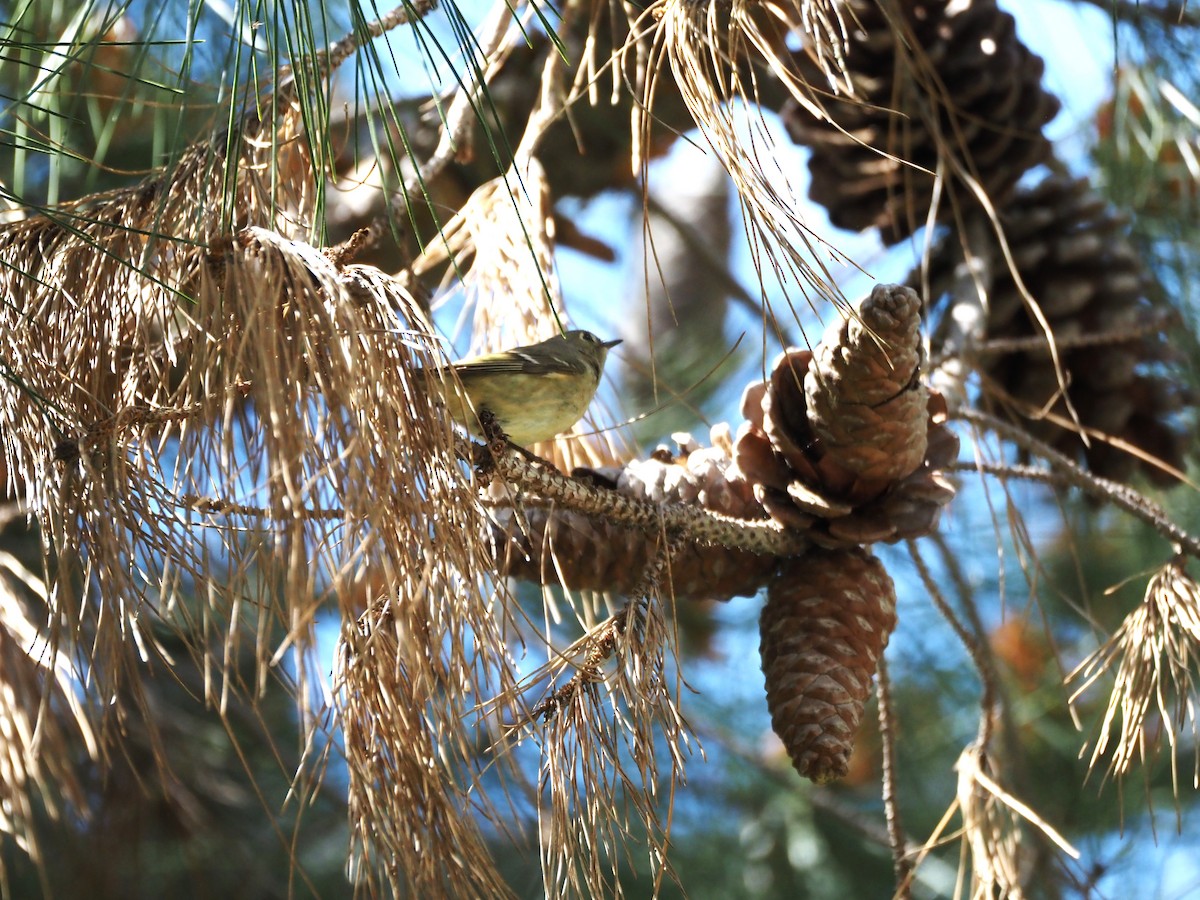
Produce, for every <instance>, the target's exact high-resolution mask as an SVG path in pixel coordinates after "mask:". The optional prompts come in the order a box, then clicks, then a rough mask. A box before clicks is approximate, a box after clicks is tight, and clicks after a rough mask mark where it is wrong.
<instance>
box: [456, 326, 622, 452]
mask: <svg viewBox="0 0 1200 900" xmlns="http://www.w3.org/2000/svg"><path fill="white" fill-rule="evenodd" d="M619 343H621V342H620V341H619V340H615V341H602V340H600V338H598V337H596V335H594V334H592V333H591V332H590V331H568V332H565V333H563V334H560V335H555V336H554V337H552V338H549V339H548V340H545V341H542V342H541V343H537V344H530V345H529V346H527V347H514V348H512V349H511V350H502V351H500V352H499V353H485V354H484V355H482V356H473V357H471V358H470V359H463V360H459V361H458V362H453V363H450V365H449V366H443V367H442V368H441V369H440V370H439V375H440V377H441V378H442V380H443V381H442V383H443V385H444V387H443V388H442V396H443V398H444V399H445V401H446V408H447V409H448V410H449V412H450V415H451V416H452V417H453V419H454V421H456V422H458V424H460V425H462V426H463V427H464V428H466V429H467V430H468V431H470V432H471V433H472V434H475V435H480V434H481V432H480V428H479V418H478V414H479V413H480V412H482V411H483V410H485V409H486V410H488V411H490V412H491V413H492V415H494V416H495V417H496V422H497V423H498V424H499V426H500V428H501V429H502V430H503V431H504V433H505V434H506V435H508V438H509V440H511V441H512V442H513V443H514V444H518V445H520V446H522V447H524V446H528V445H529V444H534V443H537V442H538V441H545V440H549V439H550V438H552V437H554V436H555V435H556V434H560V433H561V432H564V431H566V430H567V429H568V428H570V427H571V426H572V425H574V424H575V423H576V422H578V421H579V419H580V418H581V417H582V416H583V414H584V413H585V412H586V411H587V408H588V406H589V405H590V404H591V402H592V398H593V397H594V396H595V395H596V388H597V387H599V386H600V373H601V372H603V371H604V361H605V359H607V358H608V351H609V350H610V349H612V348H613V347H615V346H616V345H617V344H619ZM451 368H452V369H453V370H454V374H456V375H457V376H458V379H457V383H456V381H455V378H454V375H451V373H450V372H448V371H446V370H447V369H451ZM459 383H461V385H462V389H461V390H459ZM464 394H465V396H463V395H464Z"/></svg>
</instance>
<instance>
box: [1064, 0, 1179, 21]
mask: <svg viewBox="0 0 1200 900" xmlns="http://www.w3.org/2000/svg"><path fill="white" fill-rule="evenodd" d="M1084 2H1085V3H1090V4H1092V5H1093V6H1096V7H1099V8H1100V9H1102V10H1104V11H1105V12H1106V13H1107V14H1108V15H1110V16H1112V17H1113V18H1114V19H1116V20H1117V21H1118V22H1129V23H1131V24H1134V25H1136V24H1138V22H1139V20H1141V19H1151V20H1153V21H1155V22H1161V23H1162V24H1163V25H1183V26H1186V27H1190V28H1195V27H1196V26H1198V25H1200V11H1197V10H1196V8H1195V4H1194V3H1193V4H1192V9H1188V0H1182V2H1179V3H1175V2H1172V0H1167V2H1166V3H1163V4H1161V5H1159V4H1153V3H1142V2H1140V0H1084Z"/></svg>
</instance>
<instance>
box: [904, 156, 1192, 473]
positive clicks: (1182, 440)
mask: <svg viewBox="0 0 1200 900" xmlns="http://www.w3.org/2000/svg"><path fill="white" fill-rule="evenodd" d="M1000 222H1001V225H1002V226H1003V229H1004V235H1005V239H1006V240H1007V242H1008V246H1009V249H1010V251H1011V253H1012V258H1013V261H1014V263H1015V265H1016V270H1017V272H1018V273H1019V275H1020V278H1021V283H1023V284H1024V285H1025V287H1026V288H1028V290H1029V293H1030V295H1031V296H1032V297H1033V299H1034V300H1036V301H1037V303H1038V305H1039V306H1040V307H1041V312H1042V314H1043V315H1044V316H1045V317H1046V320H1047V323H1048V324H1049V327H1050V331H1051V333H1052V334H1053V335H1054V337H1055V339H1056V340H1058V341H1066V340H1069V339H1079V338H1087V337H1088V336H1092V337H1094V338H1096V340H1095V341H1094V342H1089V343H1086V344H1085V345H1083V346H1074V347H1072V346H1069V345H1063V346H1061V347H1060V348H1059V359H1060V361H1061V363H1062V366H1063V369H1064V372H1065V380H1066V384H1067V396H1068V397H1069V398H1070V401H1071V405H1072V406H1073V407H1074V409H1075V410H1076V412H1078V414H1079V418H1080V421H1081V423H1082V424H1083V425H1084V426H1085V427H1087V428H1089V429H1094V430H1096V431H1098V432H1102V433H1104V434H1106V435H1111V436H1113V437H1116V438H1118V439H1120V440H1121V441H1124V442H1127V443H1129V444H1132V445H1133V446H1135V447H1137V448H1139V449H1141V450H1143V451H1145V452H1146V453H1148V454H1150V455H1151V456H1153V457H1156V458H1158V459H1161V460H1163V461H1164V462H1166V463H1168V464H1170V465H1171V466H1174V467H1176V468H1182V467H1183V464H1184V452H1185V450H1186V448H1187V446H1188V444H1189V443H1190V441H1191V435H1190V434H1185V433H1184V432H1183V431H1182V430H1181V429H1180V425H1179V424H1178V422H1177V421H1176V419H1177V418H1178V417H1177V416H1176V414H1177V413H1178V412H1179V411H1180V410H1181V409H1183V408H1184V406H1186V405H1188V404H1190V403H1192V402H1194V401H1193V399H1192V398H1191V397H1189V396H1187V394H1185V393H1184V391H1183V389H1182V388H1181V387H1180V386H1179V384H1180V381H1181V379H1173V378H1171V377H1170V369H1171V364H1172V363H1173V362H1178V354H1177V353H1176V352H1174V351H1172V349H1171V347H1170V346H1169V345H1168V343H1167V341H1166V335H1165V333H1164V331H1165V328H1166V326H1167V323H1168V316H1167V315H1166V312H1167V310H1166V309H1165V307H1163V306H1162V305H1161V304H1155V303H1154V302H1152V301H1151V300H1150V299H1148V297H1147V287H1148V279H1147V277H1146V274H1145V272H1144V270H1143V269H1142V265H1141V262H1140V261H1139V259H1138V256H1137V253H1136V251H1135V250H1134V249H1133V246H1132V245H1131V244H1130V242H1129V240H1128V239H1127V238H1126V236H1125V225H1126V222H1125V220H1124V218H1123V217H1122V216H1121V215H1120V214H1119V213H1117V212H1116V211H1115V210H1114V209H1112V207H1110V206H1109V205H1108V204H1107V203H1106V202H1105V200H1104V199H1103V198H1102V197H1100V196H1099V195H1098V194H1096V193H1095V192H1094V191H1093V190H1091V188H1090V187H1089V186H1088V183H1087V181H1086V179H1074V178H1070V177H1068V176H1063V175H1052V176H1050V177H1048V178H1046V179H1045V180H1044V181H1042V182H1041V183H1040V184H1039V185H1037V186H1036V187H1034V188H1032V189H1029V190H1025V191H1022V192H1020V193H1018V195H1017V196H1016V198H1015V199H1014V200H1013V202H1012V203H1010V204H1009V205H1008V206H1007V207H1005V208H1004V210H1003V211H1002V213H1001V217H1000ZM989 255H990V257H991V259H992V260H993V265H992V268H993V270H994V274H993V280H992V284H991V290H990V291H989V294H988V308H987V338H988V339H989V340H996V339H1005V338H1040V337H1042V336H1043V335H1044V331H1043V328H1042V326H1041V324H1039V323H1038V322H1037V321H1036V320H1035V318H1034V317H1033V315H1032V314H1031V313H1030V311H1029V309H1028V308H1027V306H1026V303H1025V299H1024V297H1023V295H1022V292H1021V289H1020V287H1019V286H1018V283H1017V281H1016V279H1014V277H1013V274H1012V272H1010V271H1009V270H1008V267H1007V266H1006V265H1005V263H1004V260H1003V256H1002V255H1001V253H1000V251H999V247H998V246H996V245H993V247H992V248H991V253H990V254H989ZM960 256H961V250H960V249H959V246H958V242H957V241H956V240H954V239H953V238H951V239H949V240H947V241H945V242H944V243H943V245H942V246H941V247H940V248H939V249H938V250H937V251H936V252H935V254H934V257H933V260H932V263H931V266H930V279H931V284H932V286H933V297H934V298H937V297H938V296H939V294H940V293H941V292H942V291H941V289H942V288H944V287H946V286H948V285H949V283H950V280H951V279H952V277H953V268H954V265H955V263H956V262H957V260H958V258H959V257H960ZM914 277H915V275H914ZM981 368H982V371H983V373H984V374H985V376H986V378H987V381H985V387H986V386H987V384H988V382H990V383H991V384H993V385H995V386H997V387H999V388H1000V390H1001V391H1002V392H1003V393H1002V396H1003V395H1007V396H1008V397H1009V398H1013V399H1015V400H1017V401H1019V403H1020V404H1021V406H1022V407H1023V412H1024V413H1025V414H1026V415H1028V416H1030V420H1029V422H1028V427H1029V430H1030V432H1031V433H1032V434H1033V435H1034V436H1035V437H1039V438H1041V439H1042V440H1045V441H1046V442H1048V443H1050V444H1052V445H1053V446H1054V447H1056V448H1057V449H1058V450H1060V451H1062V452H1063V453H1066V454H1068V455H1070V456H1079V455H1082V456H1083V457H1084V458H1085V459H1086V462H1087V464H1088V467H1089V469H1090V470H1091V471H1093V472H1095V473H1096V474H1098V475H1101V476H1104V477H1107V478H1112V479H1115V480H1120V481H1125V480H1128V479H1129V477H1130V476H1131V475H1132V474H1133V473H1134V471H1135V469H1136V468H1141V469H1142V470H1143V471H1144V472H1145V474H1146V475H1148V476H1149V477H1151V478H1152V479H1155V480H1159V481H1161V482H1162V483H1171V482H1173V479H1172V478H1171V477H1170V476H1169V475H1167V474H1166V473H1164V472H1163V471H1162V470H1161V469H1159V468H1157V467H1155V466H1153V465H1150V464H1147V463H1144V462H1139V461H1138V459H1137V458H1136V457H1135V456H1133V455H1131V454H1130V453H1128V452H1127V451H1125V450H1121V449H1119V448H1117V447H1114V446H1112V445H1111V444H1109V443H1106V442H1105V441H1103V440H1099V439H1097V438H1095V437H1093V438H1092V439H1091V441H1090V446H1087V445H1085V443H1084V442H1083V440H1082V439H1081V438H1080V437H1079V436H1078V435H1077V434H1076V433H1074V432H1073V431H1072V430H1070V429H1069V428H1064V427H1062V426H1060V425H1057V424H1055V423H1053V422H1052V421H1050V420H1049V419H1046V418H1042V417H1040V415H1041V412H1042V411H1043V410H1049V412H1051V413H1052V414H1054V415H1055V416H1057V417H1060V418H1062V419H1064V420H1068V421H1069V420H1070V412H1069V410H1068V409H1067V406H1066V404H1065V403H1064V402H1063V401H1062V399H1061V387H1060V384H1059V379H1058V376H1057V374H1056V372H1055V368H1054V361H1053V359H1052V357H1051V356H1050V353H1049V351H1048V349H1047V347H1046V346H1045V345H1044V344H1042V345H1039V346H1037V347H1034V348H1031V349H1028V350H1020V351H1014V352H1006V353H996V354H988V355H986V356H985V357H984V358H983V359H982V362H981ZM1056 398H1058V399H1057V401H1056Z"/></svg>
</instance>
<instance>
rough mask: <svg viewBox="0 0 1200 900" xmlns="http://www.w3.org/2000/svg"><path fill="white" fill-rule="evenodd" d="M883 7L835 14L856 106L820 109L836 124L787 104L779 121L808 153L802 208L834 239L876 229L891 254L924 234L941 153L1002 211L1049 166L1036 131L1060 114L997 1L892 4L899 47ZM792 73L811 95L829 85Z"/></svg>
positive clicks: (849, 5)
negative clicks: (806, 203)
mask: <svg viewBox="0 0 1200 900" xmlns="http://www.w3.org/2000/svg"><path fill="white" fill-rule="evenodd" d="M882 5H883V4H882V3H881V2H880V0H842V2H841V3H840V6H841V11H842V17H843V19H844V20H845V21H846V22H847V23H848V24H849V26H850V34H849V40H848V42H847V47H846V53H845V62H846V68H847V70H848V72H849V74H850V81H851V84H852V86H853V88H854V95H855V96H854V99H853V100H824V101H822V102H823V104H824V106H825V109H826V111H827V112H828V114H829V116H830V118H831V119H832V120H833V121H832V122H826V121H821V120H820V119H818V118H817V117H816V116H814V115H813V114H812V113H811V112H809V111H808V110H806V109H804V108H803V107H802V106H801V105H799V104H798V103H795V102H794V101H792V102H789V103H788V104H787V105H785V107H784V109H783V110H782V115H783V119H784V124H785V125H786V127H787V129H788V133H789V134H790V135H791V136H792V139H793V140H795V141H796V142H797V143H802V144H806V145H807V146H809V147H811V148H812V159H811V161H810V162H809V169H810V170H811V172H812V185H811V188H810V190H809V196H811V197H812V199H813V200H814V201H816V202H817V203H820V204H822V205H823V206H825V207H826V209H828V210H829V216H830V219H831V220H832V222H833V223H834V224H835V225H837V226H838V227H840V228H846V229H850V230H853V231H862V230H864V229H867V228H872V227H875V228H880V229H881V230H882V236H883V239H884V240H885V241H886V242H887V243H889V244H892V243H896V242H897V241H900V240H903V239H904V238H906V237H908V236H909V235H911V234H912V233H913V232H914V231H915V230H916V229H917V228H919V227H920V226H921V225H924V224H925V220H926V217H927V213H928V210H929V207H930V204H931V202H932V198H933V189H934V177H933V175H932V174H930V173H931V172H934V171H938V170H939V168H941V169H943V170H945V169H946V168H947V167H945V166H939V162H940V157H941V155H942V153H944V152H945V150H944V149H939V143H940V144H941V145H942V147H943V148H945V147H947V146H948V147H949V148H951V149H950V152H952V153H953V154H954V155H955V157H956V158H957V159H958V160H959V163H960V165H961V166H962V168H964V169H965V170H966V171H969V172H971V173H972V174H973V175H974V176H975V177H976V178H977V179H978V180H979V183H980V185H981V186H982V187H983V190H984V191H985V192H986V194H987V195H988V197H989V198H991V200H992V201H993V202H1002V201H1003V200H1004V199H1005V198H1006V197H1007V196H1008V195H1009V194H1010V193H1011V191H1012V188H1013V186H1014V185H1015V184H1016V183H1017V181H1018V179H1020V177H1021V175H1022V174H1023V173H1024V172H1026V171H1027V170H1028V169H1030V168H1032V167H1033V166H1035V165H1037V164H1039V163H1041V162H1044V161H1045V160H1046V159H1048V158H1049V157H1050V154H1051V147H1050V143H1049V142H1048V141H1047V140H1046V138H1045V137H1044V136H1043V135H1042V128H1043V127H1044V126H1045V125H1046V123H1048V122H1049V121H1050V120H1051V119H1053V118H1054V116H1055V115H1056V114H1057V112H1058V108H1059V104H1058V101H1057V100H1056V99H1055V98H1054V97H1053V96H1052V95H1051V94H1049V93H1047V92H1046V91H1045V90H1044V89H1043V88H1042V84H1041V81H1042V73H1043V69H1044V65H1043V63H1042V60H1041V59H1040V58H1039V57H1037V56H1035V55H1034V54H1033V53H1031V52H1030V51H1029V50H1028V49H1027V48H1026V47H1025V46H1024V45H1023V44H1022V43H1021V42H1020V41H1019V40H1018V39H1017V36H1016V30H1015V27H1014V23H1013V18H1012V16H1010V15H1009V14H1007V13H1005V12H1001V11H1000V10H999V9H998V8H997V7H996V4H995V0H969V2H950V0H899V2H896V3H889V4H887V9H888V10H889V12H890V14H891V15H897V16H898V17H899V24H900V25H901V27H903V28H904V29H905V31H906V34H905V35H904V36H903V37H902V38H900V39H899V42H898V39H897V36H896V33H895V27H894V24H893V23H891V22H889V19H888V15H887V14H885V13H884V11H883V9H882V8H881V7H882ZM797 68H798V69H799V71H800V74H801V75H802V77H803V78H805V79H806V80H807V81H809V82H810V83H812V84H814V85H819V84H821V83H822V82H828V78H827V76H826V74H825V73H824V71H823V69H822V67H821V66H820V65H818V63H817V62H816V61H814V60H812V59H810V58H809V57H807V56H802V55H798V56H797ZM885 154H886V155H885ZM901 160H905V161H907V162H910V163H912V164H913V165H906V164H905V163H904V162H901ZM918 167H919V168H918ZM922 169H924V170H927V171H922ZM947 174H949V175H950V176H951V179H952V180H951V182H950V183H949V190H950V191H953V192H954V194H955V197H956V199H957V200H958V202H959V203H960V204H969V203H971V202H972V201H973V194H972V192H971V191H969V190H966V189H962V188H961V186H960V185H958V184H957V183H956V179H957V175H956V173H955V171H954V168H953V167H950V169H949V171H948V172H947ZM956 188H957V189H956ZM944 209H946V210H947V211H948V210H949V205H948V204H944ZM940 214H941V213H940V212H939V215H940Z"/></svg>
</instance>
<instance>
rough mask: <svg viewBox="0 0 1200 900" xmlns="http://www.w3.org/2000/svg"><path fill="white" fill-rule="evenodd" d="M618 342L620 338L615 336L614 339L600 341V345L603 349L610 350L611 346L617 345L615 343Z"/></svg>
mask: <svg viewBox="0 0 1200 900" xmlns="http://www.w3.org/2000/svg"><path fill="white" fill-rule="evenodd" d="M619 343H621V339H620V338H617V339H616V340H615V341H601V342H600V346H601V347H603V348H604V349H605V350H611V349H612V348H613V347H615V346H617V344H619Z"/></svg>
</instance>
